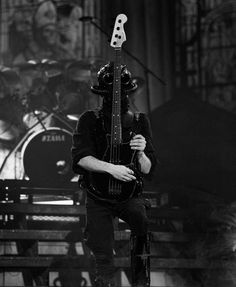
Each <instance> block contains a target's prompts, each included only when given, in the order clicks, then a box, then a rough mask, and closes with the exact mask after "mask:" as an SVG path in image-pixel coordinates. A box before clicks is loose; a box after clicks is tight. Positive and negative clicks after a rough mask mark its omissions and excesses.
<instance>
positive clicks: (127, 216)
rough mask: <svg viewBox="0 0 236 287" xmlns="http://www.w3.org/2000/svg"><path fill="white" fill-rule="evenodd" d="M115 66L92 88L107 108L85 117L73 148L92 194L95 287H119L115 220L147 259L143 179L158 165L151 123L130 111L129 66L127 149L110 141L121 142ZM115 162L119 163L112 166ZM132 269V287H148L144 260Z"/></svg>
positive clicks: (124, 122)
mask: <svg viewBox="0 0 236 287" xmlns="http://www.w3.org/2000/svg"><path fill="white" fill-rule="evenodd" d="M113 66H114V64H113V63H108V64H106V65H105V66H104V67H102V68H101V69H100V71H99V72H98V74H97V78H98V83H99V85H98V86H92V87H91V90H92V92H94V93H96V94H99V95H101V96H102V97H103V104H102V107H101V108H100V109H98V110H96V111H86V112H84V113H83V114H82V115H81V117H80V119H79V121H78V123H77V127H76V129H75V132H74V135H73V146H72V158H73V170H74V172H75V173H78V174H81V175H82V176H83V181H84V185H85V187H86V190H87V203H86V207H87V226H86V232H85V236H86V242H87V244H88V246H89V247H90V249H91V250H92V252H93V254H94V256H95V259H96V279H95V286H101V287H109V286H115V285H114V271H115V270H114V264H113V250H114V228H113V219H114V217H119V218H120V219H122V220H124V221H125V222H126V223H128V224H129V226H130V229H131V233H132V235H133V236H134V238H135V243H134V246H135V248H136V250H134V253H135V252H136V255H142V254H140V252H142V251H140V250H143V249H144V248H143V247H144V245H145V244H146V239H147V234H148V218H147V214H146V201H145V199H144V198H143V197H142V189H143V177H144V176H146V175H148V174H149V175H150V174H151V173H152V172H153V169H154V167H155V164H156V158H155V152H154V148H153V144H152V136H151V129H150V124H149V120H148V118H147V116H146V115H145V114H144V113H133V112H132V111H131V110H130V109H129V101H128V95H129V94H130V93H132V92H134V91H135V90H136V88H137V85H136V84H135V82H134V81H133V80H132V77H131V73H130V72H129V71H128V69H127V68H126V66H124V65H122V66H121V75H120V83H121V101H120V116H121V128H122V130H121V134H122V144H121V145H120V146H122V147H120V149H118V150H117V149H116V148H117V146H115V148H114V147H112V145H109V142H110V143H111V142H112V141H111V138H113V137H115V138H116V132H115V135H114V123H112V120H113V119H112V118H113V116H114V114H113V112H114V111H113V108H114V107H113V105H114V102H113V89H112V88H113V69H114V67H113ZM118 116H119V115H118ZM115 128H116V124H115ZM113 148H114V150H113ZM114 156H115V157H116V161H114V160H113V159H112V160H111V157H114ZM111 183H112V184H111ZM106 184H107V185H108V187H106ZM137 253H138V254H137ZM133 264H134V265H135V266H132V268H134V271H135V278H134V280H133V281H134V282H132V283H133V286H149V285H148V278H147V274H146V273H145V270H144V269H145V266H144V263H143V261H142V257H141V256H136V259H135V260H134V261H133Z"/></svg>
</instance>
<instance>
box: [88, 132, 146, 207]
mask: <svg viewBox="0 0 236 287" xmlns="http://www.w3.org/2000/svg"><path fill="white" fill-rule="evenodd" d="M107 142H108V143H109V136H108V137H107ZM119 149H120V158H119V163H117V164H120V165H125V166H128V167H129V168H130V169H132V170H133V171H134V174H135V177H136V180H133V181H129V182H123V181H122V182H121V181H119V180H117V179H115V178H113V177H112V176H110V175H109V174H106V173H94V172H91V173H90V178H89V185H88V186H87V187H88V192H89V193H90V195H92V196H93V197H95V198H97V199H100V200H109V201H119V202H121V201H125V200H127V199H129V198H131V197H133V196H135V195H137V194H139V193H141V191H142V186H143V180H142V176H141V173H140V172H139V171H138V170H137V168H136V167H135V163H134V158H135V154H134V152H133V151H132V150H131V149H130V146H129V143H122V144H121V145H120V147H119ZM109 154H110V146H109V145H108V146H107V149H106V151H105V154H104V157H103V160H104V161H109ZM112 186H114V188H113V189H112Z"/></svg>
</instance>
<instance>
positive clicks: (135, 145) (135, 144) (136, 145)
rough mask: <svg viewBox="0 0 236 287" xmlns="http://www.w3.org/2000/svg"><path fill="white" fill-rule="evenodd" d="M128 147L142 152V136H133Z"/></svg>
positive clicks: (144, 143)
mask: <svg viewBox="0 0 236 287" xmlns="http://www.w3.org/2000/svg"><path fill="white" fill-rule="evenodd" d="M130 147H131V149H132V150H137V151H138V152H143V151H144V149H145V147H146V140H145V138H144V137H143V136H142V135H139V134H138V135H135V136H134V137H133V138H132V139H131V141H130Z"/></svg>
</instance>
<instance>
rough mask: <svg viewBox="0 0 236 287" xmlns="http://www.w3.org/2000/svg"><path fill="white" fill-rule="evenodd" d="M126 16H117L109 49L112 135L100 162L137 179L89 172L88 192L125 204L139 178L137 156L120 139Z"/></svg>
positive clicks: (140, 184) (127, 143) (135, 190)
mask: <svg viewBox="0 0 236 287" xmlns="http://www.w3.org/2000/svg"><path fill="white" fill-rule="evenodd" d="M125 22H127V17H126V15H124V14H119V15H118V16H117V17H116V21H115V26H114V29H113V33H112V38H111V42H110V46H111V47H113V48H114V50H115V59H114V66H113V69H114V71H113V90H112V114H111V134H109V135H107V148H106V151H105V154H104V157H103V160H105V161H108V162H110V163H113V164H119V165H126V166H129V168H131V169H133V170H134V172H135V176H136V180H133V181H131V182H121V181H119V180H117V179H115V178H113V177H112V176H110V175H109V174H102V173H92V174H91V177H90V184H89V187H88V192H90V194H91V195H92V196H94V197H97V198H99V199H105V200H111V201H112V200H115V201H124V200H126V199H128V198H130V197H132V196H133V195H134V194H136V193H137V192H140V190H141V186H142V178H141V175H140V173H139V172H138V170H137V169H136V168H135V162H134V161H135V158H136V153H135V152H134V151H132V150H131V149H130V146H129V141H127V142H124V141H123V140H122V115H121V67H122V64H121V47H122V44H123V42H124V41H126V35H125V32H124V23H125Z"/></svg>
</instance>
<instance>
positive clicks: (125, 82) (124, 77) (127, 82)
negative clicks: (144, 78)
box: [91, 62, 138, 96]
mask: <svg viewBox="0 0 236 287" xmlns="http://www.w3.org/2000/svg"><path fill="white" fill-rule="evenodd" d="M113 67H114V63H113V62H109V63H108V64H106V65H105V66H103V67H102V68H101V69H100V70H99V71H98V73H97V79H98V86H96V85H95V86H92V87H91V91H92V92H93V93H95V94H99V95H101V96H105V95H107V94H109V93H111V92H112V87H113ZM137 87H138V85H137V84H136V82H135V81H134V80H133V79H132V77H131V73H130V71H129V70H128V69H127V68H126V66H125V65H121V91H122V93H125V94H126V95H128V94H131V93H133V92H134V91H135V90H136V89H137Z"/></svg>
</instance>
